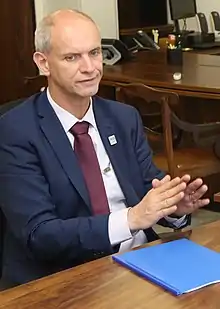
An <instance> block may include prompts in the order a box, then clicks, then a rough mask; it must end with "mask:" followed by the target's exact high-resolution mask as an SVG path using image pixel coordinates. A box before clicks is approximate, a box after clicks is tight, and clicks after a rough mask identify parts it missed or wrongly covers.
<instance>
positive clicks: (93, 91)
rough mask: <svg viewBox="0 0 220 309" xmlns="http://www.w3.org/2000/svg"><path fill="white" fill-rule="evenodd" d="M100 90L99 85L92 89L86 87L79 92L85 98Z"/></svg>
mask: <svg viewBox="0 0 220 309" xmlns="http://www.w3.org/2000/svg"><path fill="white" fill-rule="evenodd" d="M98 90H99V87H98V86H97V87H92V88H91V89H85V90H83V91H80V92H79V93H78V94H79V95H80V96H81V97H84V98H86V97H92V96H94V95H96V94H97V92H98Z"/></svg>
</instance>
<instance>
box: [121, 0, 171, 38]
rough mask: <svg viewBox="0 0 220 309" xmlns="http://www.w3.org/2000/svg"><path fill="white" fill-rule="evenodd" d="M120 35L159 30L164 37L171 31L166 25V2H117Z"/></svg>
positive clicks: (163, 0) (156, 0)
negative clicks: (139, 30) (140, 30)
mask: <svg viewBox="0 0 220 309" xmlns="http://www.w3.org/2000/svg"><path fill="white" fill-rule="evenodd" d="M118 17H119V32H120V35H133V34H134V33H135V32H136V31H137V30H138V29H143V30H145V31H146V32H151V29H152V28H157V29H159V31H160V32H162V34H163V33H164V32H166V33H164V35H165V34H167V33H168V32H170V31H172V29H173V27H172V25H168V20H167V1H166V0H153V1H149V0H148V1H147V0H118Z"/></svg>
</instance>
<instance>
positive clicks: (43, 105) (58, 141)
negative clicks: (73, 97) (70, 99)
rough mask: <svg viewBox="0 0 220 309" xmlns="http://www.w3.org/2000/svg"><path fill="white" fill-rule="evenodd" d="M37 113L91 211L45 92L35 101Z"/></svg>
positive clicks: (58, 156) (73, 157)
mask: <svg viewBox="0 0 220 309" xmlns="http://www.w3.org/2000/svg"><path fill="white" fill-rule="evenodd" d="M37 112H38V116H39V120H40V126H41V129H42V131H43V133H44V135H45V137H46V138H47V140H48V142H49V143H50V145H51V147H52V148H53V150H54V152H55V154H56V156H57V158H58V160H59V161H60V164H61V166H62V167H63V169H64V171H65V172H66V174H67V176H68V177H69V179H70V181H71V182H72V184H73V186H74V187H75V188H76V190H77V191H78V192H79V194H80V195H81V197H82V198H83V200H84V201H85V203H86V205H87V206H88V208H89V210H90V211H91V204H90V200H89V195H88V191H87V188H86V185H85V182H84V179H83V175H82V172H81V170H80V167H79V164H78V161H77V158H76V156H75V154H74V151H73V149H72V147H71V145H70V142H69V140H68V137H67V136H66V133H65V131H64V130H63V127H62V125H61V123H60V121H59V119H58V118H57V116H56V114H55V112H54V110H53V108H52V107H51V105H50V103H49V102H48V99H47V96H46V92H43V93H42V94H41V95H40V97H39V99H38V101H37Z"/></svg>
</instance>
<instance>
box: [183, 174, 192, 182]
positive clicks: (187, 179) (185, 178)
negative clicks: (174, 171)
mask: <svg viewBox="0 0 220 309" xmlns="http://www.w3.org/2000/svg"><path fill="white" fill-rule="evenodd" d="M190 180H191V177H190V175H188V174H186V175H183V176H182V177H181V181H184V182H185V183H189V182H190Z"/></svg>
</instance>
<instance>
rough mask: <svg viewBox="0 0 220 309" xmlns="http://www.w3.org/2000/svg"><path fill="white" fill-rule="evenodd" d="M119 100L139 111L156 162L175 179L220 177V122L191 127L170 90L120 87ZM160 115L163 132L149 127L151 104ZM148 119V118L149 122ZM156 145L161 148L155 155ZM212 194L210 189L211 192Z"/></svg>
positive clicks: (143, 86) (175, 95)
mask: <svg viewBox="0 0 220 309" xmlns="http://www.w3.org/2000/svg"><path fill="white" fill-rule="evenodd" d="M116 98H117V100H119V101H121V102H124V103H126V104H130V105H132V106H134V107H136V108H137V109H138V111H139V112H140V115H141V116H142V119H143V123H144V129H145V132H146V135H147V137H148V141H149V143H150V144H151V146H152V148H153V152H154V154H153V161H154V163H155V164H156V166H158V167H159V168H160V169H161V170H164V171H166V172H167V173H169V174H170V175H171V176H172V177H175V176H182V175H184V174H190V175H191V177H192V178H196V177H203V178H205V177H207V178H208V177H209V176H211V175H216V174H218V173H220V159H219V157H218V156H217V155H216V152H215V151H214V148H215V145H216V142H217V141H218V139H219V138H220V122H216V123H215V122H214V123H205V124H203V123H201V124H194V123H189V122H186V121H184V120H183V119H181V118H180V117H181V114H180V115H179V114H178V109H177V107H178V105H179V96H178V94H176V93H174V92H172V91H169V90H158V89H154V88H152V87H149V86H146V85H144V84H138V83H134V84H127V85H120V84H119V85H118V87H117V88H116ZM152 103H154V106H155V108H157V111H158V112H159V115H160V118H158V119H159V120H158V121H160V122H161V128H162V130H161V131H160V132H159V131H155V130H152V127H149V123H150V121H148V119H149V120H150V117H152V115H156V116H157V113H155V111H156V109H155V110H153V114H152V112H151V109H150V107H151V104H152ZM147 117H148V118H147ZM155 141H157V143H158V141H159V143H160V148H158V147H157V149H156V151H154V144H155ZM210 190H211V189H210Z"/></svg>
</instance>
